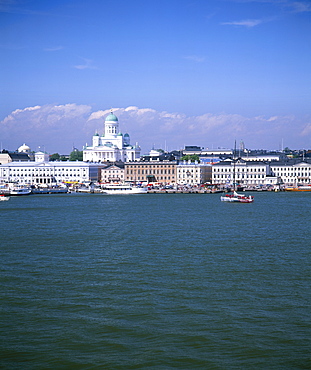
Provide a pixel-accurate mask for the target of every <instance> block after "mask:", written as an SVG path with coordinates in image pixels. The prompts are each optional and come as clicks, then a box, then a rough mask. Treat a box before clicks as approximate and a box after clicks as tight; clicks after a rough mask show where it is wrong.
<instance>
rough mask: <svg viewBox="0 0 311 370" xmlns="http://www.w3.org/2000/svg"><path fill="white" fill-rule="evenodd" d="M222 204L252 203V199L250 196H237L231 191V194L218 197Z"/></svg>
mask: <svg viewBox="0 0 311 370" xmlns="http://www.w3.org/2000/svg"><path fill="white" fill-rule="evenodd" d="M220 200H221V201H222V202H236V203H253V201H254V197H253V196H251V195H248V196H247V195H243V194H238V193H237V192H236V191H233V193H232V194H226V195H223V196H221V197H220Z"/></svg>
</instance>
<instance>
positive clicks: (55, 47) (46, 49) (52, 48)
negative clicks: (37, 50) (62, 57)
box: [43, 45, 64, 51]
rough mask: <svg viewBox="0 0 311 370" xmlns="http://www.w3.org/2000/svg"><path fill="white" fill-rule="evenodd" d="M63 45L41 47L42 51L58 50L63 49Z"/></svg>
mask: <svg viewBox="0 0 311 370" xmlns="http://www.w3.org/2000/svg"><path fill="white" fill-rule="evenodd" d="M63 49H64V47H63V46H61V45H59V46H54V47H51V48H45V49H43V50H44V51H59V50H63Z"/></svg>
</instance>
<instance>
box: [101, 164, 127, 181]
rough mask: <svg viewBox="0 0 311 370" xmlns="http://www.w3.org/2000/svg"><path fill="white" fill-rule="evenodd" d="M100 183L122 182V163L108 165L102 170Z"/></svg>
mask: <svg viewBox="0 0 311 370" xmlns="http://www.w3.org/2000/svg"><path fill="white" fill-rule="evenodd" d="M101 182H103V183H104V182H124V163H123V162H116V163H110V164H108V165H107V166H106V167H104V168H102V169H101Z"/></svg>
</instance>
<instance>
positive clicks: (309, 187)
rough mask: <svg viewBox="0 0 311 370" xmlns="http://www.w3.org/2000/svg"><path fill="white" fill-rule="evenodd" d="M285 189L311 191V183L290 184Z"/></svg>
mask: <svg viewBox="0 0 311 370" xmlns="http://www.w3.org/2000/svg"><path fill="white" fill-rule="evenodd" d="M285 191H311V185H298V186H290V187H288V188H285Z"/></svg>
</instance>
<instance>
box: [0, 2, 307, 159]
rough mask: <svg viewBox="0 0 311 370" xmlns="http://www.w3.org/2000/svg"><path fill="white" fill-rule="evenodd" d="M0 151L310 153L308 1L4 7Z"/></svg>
mask: <svg viewBox="0 0 311 370" xmlns="http://www.w3.org/2000/svg"><path fill="white" fill-rule="evenodd" d="M0 20H1V21H0V30H1V32H0V50H1V60H0V75H1V76H0V85H1V89H0V101H1V104H0V143H1V147H2V148H3V149H8V150H15V149H17V148H18V147H19V146H20V145H22V144H23V143H24V142H25V143H26V144H27V145H29V146H30V147H31V149H32V150H37V149H38V147H39V146H40V147H41V148H43V147H44V148H45V150H46V151H47V152H49V153H54V152H59V153H69V152H70V151H71V149H72V147H73V146H75V147H77V148H78V149H82V146H83V145H85V144H86V143H88V144H90V143H91V139H92V135H93V134H94V132H96V131H98V132H99V133H102V132H103V124H104V117H105V114H108V112H109V110H110V108H113V110H114V112H115V114H116V115H117V116H118V118H119V122H120V130H121V132H123V133H125V132H128V133H129V134H130V137H131V143H132V144H135V143H136V142H138V144H139V145H140V146H141V147H142V153H147V152H148V151H149V150H150V149H151V148H152V147H155V148H162V149H168V150H173V149H181V148H183V147H184V145H198V146H201V147H205V148H206V147H208V148H218V147H223V148H232V147H233V145H234V141H235V140H236V141H237V142H239V141H240V140H243V141H244V143H245V146H246V147H247V148H252V149H271V150H272V149H281V148H282V147H290V148H293V149H308V148H309V149H310V148H311V111H310V109H311V108H310V107H311V68H310V60H311V2H310V1H307V0H302V1H292V0H209V1H205V0H189V1H188V0H131V1H127V0H109V1H108V0H102V1H100V0H89V1H88V2H85V1H84V0H83V1H82V0H53V1H40V0H34V1H32V0H0Z"/></svg>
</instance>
